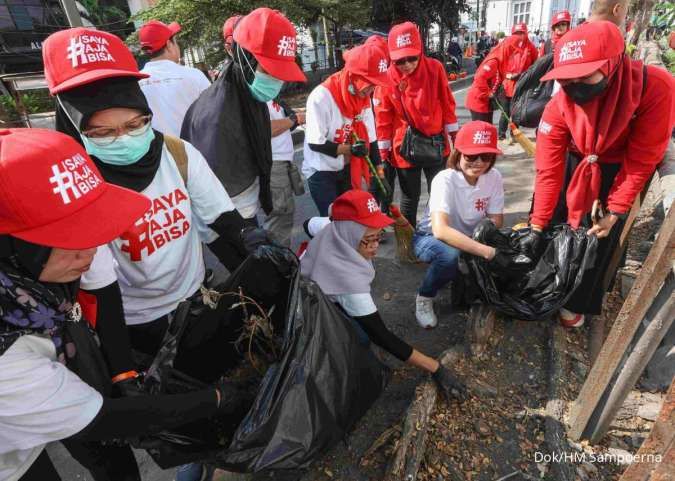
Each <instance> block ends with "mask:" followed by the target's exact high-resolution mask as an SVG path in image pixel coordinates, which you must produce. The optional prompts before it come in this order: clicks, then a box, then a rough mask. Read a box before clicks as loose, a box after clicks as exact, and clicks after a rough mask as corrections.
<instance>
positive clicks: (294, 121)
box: [288, 112, 299, 130]
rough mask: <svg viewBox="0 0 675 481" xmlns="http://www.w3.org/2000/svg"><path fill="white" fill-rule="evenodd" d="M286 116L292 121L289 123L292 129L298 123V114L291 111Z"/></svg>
mask: <svg viewBox="0 0 675 481" xmlns="http://www.w3.org/2000/svg"><path fill="white" fill-rule="evenodd" d="M288 118H289V119H290V120H291V122H293V125H291V128H290V130H294V129H295V128H296V127H297V126H298V125H299V124H298V115H297V114H296V113H295V112H293V113H292V114H291V115H289V116H288Z"/></svg>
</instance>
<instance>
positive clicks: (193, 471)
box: [176, 463, 204, 481]
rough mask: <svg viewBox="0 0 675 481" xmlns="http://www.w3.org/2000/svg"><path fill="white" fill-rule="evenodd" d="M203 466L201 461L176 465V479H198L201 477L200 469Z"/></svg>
mask: <svg viewBox="0 0 675 481" xmlns="http://www.w3.org/2000/svg"><path fill="white" fill-rule="evenodd" d="M203 469H204V466H203V465H202V464H201V463H190V464H183V465H182V466H178V469H177V470H176V481H199V480H200V479H202V470H203Z"/></svg>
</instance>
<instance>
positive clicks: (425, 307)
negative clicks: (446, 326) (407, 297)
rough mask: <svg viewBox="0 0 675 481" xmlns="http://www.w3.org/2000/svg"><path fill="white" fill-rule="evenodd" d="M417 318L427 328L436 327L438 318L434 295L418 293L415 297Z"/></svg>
mask: <svg viewBox="0 0 675 481" xmlns="http://www.w3.org/2000/svg"><path fill="white" fill-rule="evenodd" d="M415 318H416V319H417V323H418V324H419V325H420V326H422V327H423V328H425V329H432V328H434V327H436V324H438V318H437V317H436V313H435V312H434V298H433V297H424V296H420V295H419V294H417V297H416V298H415Z"/></svg>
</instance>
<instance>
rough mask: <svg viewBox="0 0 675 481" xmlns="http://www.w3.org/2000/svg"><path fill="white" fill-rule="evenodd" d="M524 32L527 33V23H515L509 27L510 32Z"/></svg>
mask: <svg viewBox="0 0 675 481" xmlns="http://www.w3.org/2000/svg"><path fill="white" fill-rule="evenodd" d="M518 32H521V33H524V34H526V35H527V24H526V23H516V24H515V25H514V26H513V27H512V28H511V34H514V33H518Z"/></svg>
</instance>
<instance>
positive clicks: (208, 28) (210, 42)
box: [129, 0, 371, 63]
mask: <svg viewBox="0 0 675 481" xmlns="http://www.w3.org/2000/svg"><path fill="white" fill-rule="evenodd" d="M258 7H270V8H274V9H277V10H279V11H281V12H283V13H284V15H286V16H287V17H288V19H289V20H291V21H292V22H293V23H294V24H296V25H299V26H305V27H309V26H310V25H313V24H315V23H316V22H317V21H318V20H319V19H320V17H321V16H322V15H324V16H325V17H326V19H327V21H328V22H329V23H330V25H331V27H332V29H334V30H335V29H338V30H339V29H340V28H341V27H343V26H345V25H350V26H355V27H362V26H365V25H366V24H367V23H368V21H369V20H370V9H371V0H342V1H339V0H264V1H263V0H245V1H244V0H159V2H157V4H155V5H154V6H153V7H151V8H149V9H147V10H144V11H143V12H140V13H139V14H138V15H137V16H136V19H139V20H142V21H147V20H150V19H157V20H161V21H163V22H173V21H177V22H178V23H180V25H181V27H182V30H181V36H180V39H181V42H182V43H183V44H184V45H188V46H201V47H204V48H206V49H207V50H210V60H211V62H210V63H214V60H217V58H218V57H222V56H224V53H223V49H222V26H223V23H224V22H225V20H226V19H227V18H228V17H231V16H232V15H237V14H247V13H248V12H250V11H251V10H254V9H256V8H258ZM129 41H130V42H131V41H133V38H132V39H129Z"/></svg>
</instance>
